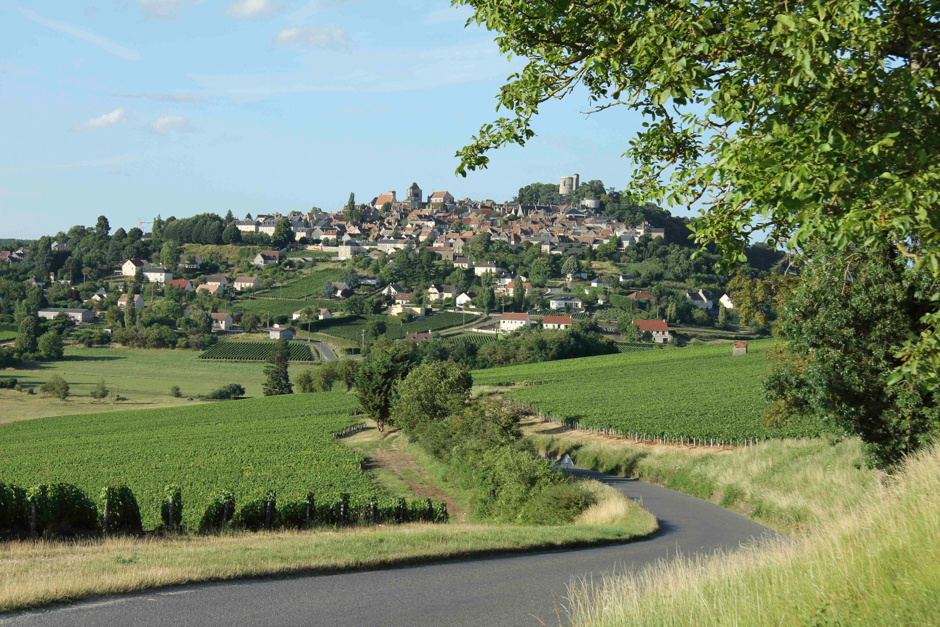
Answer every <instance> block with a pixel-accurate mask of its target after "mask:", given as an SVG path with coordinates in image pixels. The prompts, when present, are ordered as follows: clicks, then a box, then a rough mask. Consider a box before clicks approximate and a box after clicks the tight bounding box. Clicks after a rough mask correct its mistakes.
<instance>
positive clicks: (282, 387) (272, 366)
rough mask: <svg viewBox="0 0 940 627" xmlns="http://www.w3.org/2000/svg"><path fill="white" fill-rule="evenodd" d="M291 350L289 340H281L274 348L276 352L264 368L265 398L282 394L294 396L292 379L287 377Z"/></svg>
mask: <svg viewBox="0 0 940 627" xmlns="http://www.w3.org/2000/svg"><path fill="white" fill-rule="evenodd" d="M289 356H290V348H289V347H288V344H287V340H285V339H283V338H281V339H280V340H278V341H277V345H276V346H275V347H274V352H273V353H271V356H270V357H269V358H268V363H267V365H266V366H265V367H264V374H265V376H266V377H267V380H266V381H265V382H264V385H263V386H262V388H263V391H264V395H265V396H279V395H281V394H293V392H294V388H293V386H291V382H290V377H289V376H288V375H287V367H288V364H289V361H288V360H289Z"/></svg>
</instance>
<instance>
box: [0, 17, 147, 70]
mask: <svg viewBox="0 0 940 627" xmlns="http://www.w3.org/2000/svg"><path fill="white" fill-rule="evenodd" d="M0 7H3V8H5V9H12V10H13V11H16V12H18V13H19V14H20V15H22V16H23V17H25V18H26V19H28V20H30V21H31V22H35V23H36V24H39V25H40V26H45V27H46V28H49V29H51V30H54V31H56V32H58V33H62V34H63V35H68V36H70V37H74V38H75V39H81V40H82V41H86V42H88V43H90V44H92V45H95V46H98V47H99V48H101V49H102V50H104V51H105V52H107V53H108V54H110V55H113V56H115V57H117V58H119V59H123V60H124V61H140V60H142V59H143V58H144V57H143V56H142V55H141V54H140V53H139V52H137V51H136V50H131V49H130V48H128V47H126V46H122V45H121V44H119V43H116V42H113V41H111V40H110V39H105V38H104V37H102V36H101V35H98V34H96V33H93V32H91V31H87V30H83V29H81V28H78V27H77V26H73V25H72V24H67V23H66V22H58V21H56V20H49V19H46V18H44V17H42V16H41V15H39V14H38V13H36V12H35V11H30V10H29V9H24V8H23V7H18V6H13V5H10V4H0Z"/></svg>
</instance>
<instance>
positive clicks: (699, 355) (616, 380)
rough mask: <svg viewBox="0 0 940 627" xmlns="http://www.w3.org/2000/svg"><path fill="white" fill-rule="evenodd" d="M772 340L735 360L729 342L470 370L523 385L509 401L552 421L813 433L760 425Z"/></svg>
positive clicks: (693, 432)
mask: <svg viewBox="0 0 940 627" xmlns="http://www.w3.org/2000/svg"><path fill="white" fill-rule="evenodd" d="M771 345H772V343H771V342H769V341H765V342H751V344H750V347H749V354H747V355H743V356H738V357H732V355H731V344H730V343H725V344H713V345H707V346H699V347H694V348H693V347H689V348H682V349H664V350H645V351H641V352H630V353H623V354H619V355H604V356H600V357H586V358H582V359H568V360H564V361H556V362H547V363H540V364H531V365H523V366H510V367H506V368H493V369H489V370H480V371H476V372H474V373H473V381H474V384H476V385H511V384H516V383H523V384H528V385H525V386H523V387H520V388H517V389H514V390H511V391H509V392H508V393H507V394H508V395H509V396H511V397H512V398H514V399H516V400H519V401H522V402H524V403H526V404H528V405H529V406H531V407H532V408H533V409H536V410H538V411H541V412H544V413H545V414H548V415H550V416H551V417H552V418H554V419H556V420H559V421H562V422H569V423H579V424H580V425H581V426H583V427H591V428H596V429H613V430H616V431H618V432H620V433H624V434H627V433H637V434H640V435H645V436H648V437H650V438H657V437H662V438H667V439H680V438H685V439H688V438H696V439H699V440H703V439H709V438H714V439H716V440H721V441H725V442H740V441H743V440H744V439H746V438H761V439H763V438H781V437H813V436H818V435H819V434H820V433H822V432H823V431H824V430H825V426H824V425H822V424H820V423H816V422H796V423H792V424H784V425H780V426H764V424H763V416H764V413H765V412H766V410H767V408H768V402H767V401H766V400H765V398H764V394H763V390H762V388H761V382H762V380H763V378H764V377H765V376H766V374H767V372H768V366H767V359H766V353H767V350H768V349H769V348H770V346H771Z"/></svg>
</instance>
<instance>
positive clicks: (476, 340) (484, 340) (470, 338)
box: [445, 334, 499, 346]
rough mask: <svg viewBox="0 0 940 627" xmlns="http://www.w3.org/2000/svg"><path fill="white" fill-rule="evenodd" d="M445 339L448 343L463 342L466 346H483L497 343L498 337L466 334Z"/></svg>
mask: <svg viewBox="0 0 940 627" xmlns="http://www.w3.org/2000/svg"><path fill="white" fill-rule="evenodd" d="M445 339H446V341H448V342H463V343H466V344H475V345H476V346H483V345H484V344H490V343H491V342H496V341H498V340H499V336H497V335H483V334H467V335H454V336H450V337H448V338H445Z"/></svg>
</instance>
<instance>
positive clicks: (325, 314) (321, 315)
mask: <svg viewBox="0 0 940 627" xmlns="http://www.w3.org/2000/svg"><path fill="white" fill-rule="evenodd" d="M332 317H333V314H332V313H330V310H329V309H327V308H325V307H322V308H320V309H319V310H318V313H317V320H329V319H330V318H332Z"/></svg>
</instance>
